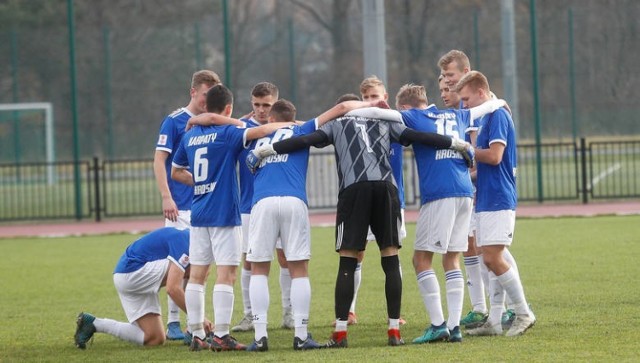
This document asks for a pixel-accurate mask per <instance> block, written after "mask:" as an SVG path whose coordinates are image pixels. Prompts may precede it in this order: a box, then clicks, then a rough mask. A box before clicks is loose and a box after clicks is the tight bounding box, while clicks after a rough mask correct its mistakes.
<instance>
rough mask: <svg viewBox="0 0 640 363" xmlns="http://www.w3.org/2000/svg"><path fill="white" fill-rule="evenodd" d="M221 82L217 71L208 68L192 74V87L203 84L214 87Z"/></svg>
mask: <svg viewBox="0 0 640 363" xmlns="http://www.w3.org/2000/svg"><path fill="white" fill-rule="evenodd" d="M221 83H222V81H220V76H218V74H217V73H216V72H214V71H210V70H207V69H203V70H201V71H197V72H196V73H194V74H193V76H191V88H199V87H200V86H201V85H203V84H206V85H207V86H209V87H213V86H215V85H218V84H221Z"/></svg>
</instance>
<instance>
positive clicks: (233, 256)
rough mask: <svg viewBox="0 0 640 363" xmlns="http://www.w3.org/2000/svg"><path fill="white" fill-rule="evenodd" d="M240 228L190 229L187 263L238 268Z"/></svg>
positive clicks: (240, 239) (240, 241)
mask: <svg viewBox="0 0 640 363" xmlns="http://www.w3.org/2000/svg"><path fill="white" fill-rule="evenodd" d="M241 250H242V228H241V227H240V226H233V227H191V234H190V235H189V261H190V262H191V264H192V265H200V266H203V265H211V264H212V263H215V264H216V265H217V266H238V265H239V264H240V258H241V256H242V251H241Z"/></svg>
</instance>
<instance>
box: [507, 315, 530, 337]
mask: <svg viewBox="0 0 640 363" xmlns="http://www.w3.org/2000/svg"><path fill="white" fill-rule="evenodd" d="M535 323H536V317H535V316H534V315H533V314H529V315H516V320H514V321H513V324H511V328H509V331H507V336H508V337H515V336H518V335H522V334H524V332H526V331H527V329H529V328H531V327H532V326H533V325H534V324H535Z"/></svg>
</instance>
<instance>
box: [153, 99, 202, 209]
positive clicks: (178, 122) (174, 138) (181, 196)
mask: <svg viewBox="0 0 640 363" xmlns="http://www.w3.org/2000/svg"><path fill="white" fill-rule="evenodd" d="M191 117H193V115H192V114H191V113H190V112H189V110H187V109H186V108H181V109H179V110H176V111H174V112H173V113H172V114H170V115H169V116H167V117H166V118H165V119H164V121H162V125H161V126H160V136H158V143H157V144H156V150H161V151H166V152H168V153H169V157H168V158H167V160H166V161H165V165H164V167H165V169H166V171H167V184H168V185H169V191H170V192H171V197H172V198H173V201H174V202H175V203H176V206H177V207H178V210H189V208H191V200H192V199H193V187H191V186H189V185H185V184H182V183H179V182H177V181H175V180H173V179H171V161H172V159H173V156H174V155H175V151H176V150H177V149H178V145H180V141H181V140H182V137H183V136H184V133H185V131H184V128H185V127H186V126H187V121H189V119H190V118H191Z"/></svg>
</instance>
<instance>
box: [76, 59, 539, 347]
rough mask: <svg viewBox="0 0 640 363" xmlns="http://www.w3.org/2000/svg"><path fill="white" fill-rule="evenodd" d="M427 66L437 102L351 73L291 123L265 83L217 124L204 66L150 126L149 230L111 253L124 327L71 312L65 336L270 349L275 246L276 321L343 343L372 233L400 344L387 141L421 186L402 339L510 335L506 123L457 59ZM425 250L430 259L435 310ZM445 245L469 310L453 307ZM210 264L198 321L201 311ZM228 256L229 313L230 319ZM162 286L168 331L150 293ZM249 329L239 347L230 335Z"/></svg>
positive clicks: (527, 319)
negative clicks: (322, 245) (325, 259)
mask: <svg viewBox="0 0 640 363" xmlns="http://www.w3.org/2000/svg"><path fill="white" fill-rule="evenodd" d="M438 66H439V67H440V70H441V76H440V78H439V88H440V95H441V98H442V100H443V102H444V103H445V105H446V106H447V107H448V108H447V109H438V108H437V107H436V106H435V105H433V104H429V102H428V99H427V95H426V91H425V88H424V87H423V86H419V85H414V84H406V85H404V86H402V87H401V88H400V90H399V91H398V93H397V94H396V97H395V105H394V106H395V110H392V109H390V107H389V104H388V94H387V92H386V88H385V85H384V84H383V83H382V81H380V80H379V79H378V78H377V77H375V76H371V77H368V78H366V79H365V80H364V81H363V82H362V83H361V85H360V94H361V95H360V96H357V95H355V94H348V95H343V96H341V97H340V98H339V99H338V100H337V102H336V103H335V105H334V106H333V107H331V108H329V109H328V110H326V111H325V112H323V113H322V114H321V115H319V116H317V117H315V118H313V119H311V120H308V121H306V122H300V121H296V108H295V106H294V105H293V104H292V103H291V102H289V101H287V100H284V99H278V96H279V95H278V88H277V87H276V86H275V85H273V84H271V83H268V82H261V83H258V84H257V85H256V86H255V87H254V89H253V90H252V94H251V103H252V107H253V111H252V112H251V113H250V114H248V115H246V116H244V117H242V118H240V119H234V118H231V114H232V112H233V95H232V93H231V91H230V90H229V89H227V88H226V87H225V86H224V85H223V84H222V83H221V82H220V79H219V77H218V75H217V74H215V73H214V72H212V71H207V70H203V71H198V72H196V73H194V75H193V77H192V82H191V90H190V95H191V100H190V102H189V104H188V105H187V106H186V107H183V108H181V109H179V110H176V111H174V112H173V113H172V114H170V115H169V116H167V117H166V118H165V119H164V121H163V123H162V125H161V127H160V133H159V134H160V135H159V137H158V142H157V145H156V151H155V156H154V173H155V176H156V182H157V185H158V189H159V191H160V194H161V196H162V208H163V214H164V216H165V227H164V228H161V229H158V230H156V231H153V232H151V233H149V234H147V235H145V236H143V237H141V238H140V239H138V240H137V241H135V242H134V243H132V244H131V245H130V246H129V247H127V249H126V251H125V253H124V254H123V255H122V257H121V258H120V261H119V262H118V264H117V266H116V268H115V270H114V273H113V279H114V284H115V286H116V290H117V291H118V295H119V296H120V300H121V303H122V307H123V309H124V310H125V314H126V316H127V319H128V321H129V322H128V323H124V322H118V321H115V320H112V319H106V318H97V317H95V316H93V315H91V314H88V313H85V312H83V313H80V314H79V315H78V317H77V320H76V324H77V328H76V332H75V336H74V340H75V344H76V346H77V347H79V348H82V349H84V348H86V344H87V342H88V341H89V340H91V338H92V337H93V335H94V333H96V332H102V333H108V334H111V335H114V336H116V337H119V338H121V339H123V340H126V341H130V342H134V343H136V344H139V345H162V344H164V342H165V340H166V339H170V340H184V342H185V344H187V345H188V346H189V349H190V350H193V351H197V350H203V349H204V350H213V351H228V350H247V351H256V352H265V351H268V350H269V335H268V331H267V325H268V316H267V312H268V310H269V305H270V301H269V297H270V295H269V285H268V276H269V272H270V267H271V261H272V260H273V259H274V255H275V256H276V257H277V260H278V264H279V265H280V269H279V270H280V278H279V280H280V287H281V297H282V298H281V300H282V311H283V316H282V324H281V326H282V327H283V328H286V329H292V330H293V349H294V350H311V349H322V348H346V347H347V346H348V340H347V330H348V329H347V328H348V326H349V325H352V324H356V323H357V316H356V312H355V308H356V300H357V292H358V288H359V286H360V281H361V278H362V261H363V253H364V251H365V248H366V246H367V243H368V241H375V242H376V243H377V245H378V248H379V250H380V258H381V265H382V269H383V271H384V274H385V282H384V291H385V297H386V302H387V317H388V328H387V337H388V344H389V345H390V346H399V345H404V344H405V342H404V340H403V338H402V337H401V334H400V327H401V325H402V324H404V319H402V317H401V306H402V273H401V268H400V262H399V258H398V251H399V249H400V248H401V247H402V240H403V238H405V236H406V230H405V221H404V207H405V205H404V184H403V177H402V170H403V165H402V160H403V147H407V146H410V145H411V146H412V147H413V154H414V156H415V161H416V165H417V168H418V177H419V189H420V210H419V214H418V220H417V224H416V236H415V242H414V255H413V266H414V269H415V273H416V278H417V283H418V287H419V290H420V294H421V296H422V299H423V302H424V306H425V309H426V312H427V313H428V316H429V318H430V324H427V328H426V329H425V331H424V333H423V335H421V336H419V337H416V338H415V339H413V340H412V343H414V344H422V343H432V342H439V341H445V342H461V341H462V339H463V335H462V331H461V328H463V329H465V330H466V334H467V335H470V336H485V335H489V336H491V335H502V334H503V332H504V331H506V336H517V335H521V334H523V333H524V332H525V331H526V330H527V329H529V328H530V327H532V326H533V325H534V324H535V321H536V319H535V316H534V314H533V312H532V311H531V309H530V307H529V304H528V303H527V300H526V298H525V294H524V290H523V287H522V283H521V281H520V275H519V273H518V269H517V264H516V263H515V259H514V258H513V256H512V255H511V253H510V252H509V248H508V247H509V246H510V245H511V243H512V241H513V234H514V227H515V209H516V204H517V194H516V185H515V180H516V168H517V165H516V139H515V129H514V124H513V120H512V118H511V114H510V111H509V109H508V106H507V105H506V103H505V102H504V101H503V100H499V99H496V97H495V96H494V95H493V94H492V93H491V91H490V88H489V83H488V81H487V78H486V77H485V76H484V75H483V74H482V73H480V72H477V71H472V70H471V67H470V64H469V59H468V57H467V56H466V55H465V54H464V53H463V52H461V51H458V50H452V51H450V52H448V53H447V54H445V55H444V56H442V58H441V59H440V61H439V62H438ZM360 99H362V100H360ZM328 145H333V146H334V150H335V158H336V168H337V174H338V181H339V194H338V202H337V207H336V229H335V250H336V252H337V253H338V254H339V258H340V260H339V266H338V271H337V276H336V283H335V317H334V318H335V320H334V323H333V326H334V330H333V333H332V334H331V336H330V338H329V340H328V341H327V342H325V343H319V342H318V341H316V340H315V339H314V337H313V336H312V334H311V333H310V332H309V331H308V329H307V326H308V322H309V319H310V316H309V311H310V305H311V283H310V279H309V272H308V263H309V260H310V258H311V237H310V230H311V227H310V224H309V214H308V205H307V204H308V203H307V194H306V184H307V183H306V177H307V167H308V160H309V153H310V147H311V146H314V147H325V146H328ZM434 254H440V255H442V264H443V268H444V274H445V276H444V280H445V285H446V286H445V295H446V308H447V314H448V315H447V316H446V317H445V315H444V309H443V303H442V299H441V293H440V291H441V289H440V286H439V283H438V279H437V276H436V274H435V271H434V269H433V266H432V261H433V256H434ZM461 254H462V255H464V259H463V260H464V265H465V273H466V279H467V283H466V284H467V287H468V291H469V292H468V293H469V297H470V300H471V306H472V311H470V312H469V313H468V314H467V315H466V316H464V317H463V314H462V312H463V311H462V309H463V299H464V290H465V289H464V286H465V276H464V275H463V273H462V269H461V266H460V259H461V258H460V255H461ZM212 264H213V265H215V268H216V277H215V283H214V286H213V294H212V303H213V317H214V319H213V322H211V321H209V320H208V319H206V318H205V316H206V314H205V300H206V299H205V286H206V282H207V279H208V275H209V271H210V266H211V265H212ZM238 266H241V271H240V272H239V275H240V286H241V291H242V303H243V313H244V314H243V317H242V319H241V320H240V321H239V323H238V324H237V325H235V326H234V325H232V312H233V306H234V300H235V295H234V288H233V287H234V284H235V280H236V276H237V275H238V271H237V268H238ZM163 286H166V289H167V295H168V305H167V306H168V317H167V329H166V331H165V328H164V323H163V321H162V316H161V308H160V302H159V296H158V292H159V290H160V288H161V287H163ZM487 296H488V300H489V304H488V305H487ZM181 310H182V311H183V312H185V313H186V321H187V328H186V330H184V331H183V329H182V328H181V326H180V311H181ZM251 330H253V331H254V340H253V342H251V343H249V344H242V343H240V342H238V341H237V340H236V339H235V338H234V337H233V336H232V335H231V333H232V332H234V331H251Z"/></svg>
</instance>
